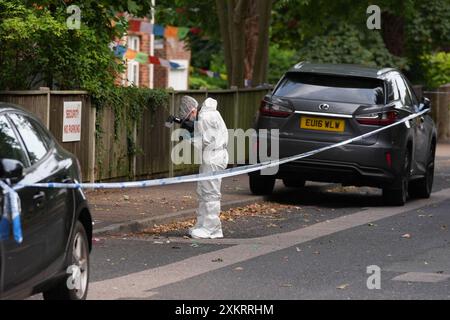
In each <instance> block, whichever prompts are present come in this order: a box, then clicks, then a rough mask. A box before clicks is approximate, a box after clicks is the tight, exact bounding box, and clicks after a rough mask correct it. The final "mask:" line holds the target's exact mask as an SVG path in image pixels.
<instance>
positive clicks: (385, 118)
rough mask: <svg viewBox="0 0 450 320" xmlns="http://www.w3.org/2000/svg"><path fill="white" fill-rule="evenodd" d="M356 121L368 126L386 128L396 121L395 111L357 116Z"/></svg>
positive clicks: (396, 114)
mask: <svg viewBox="0 0 450 320" xmlns="http://www.w3.org/2000/svg"><path fill="white" fill-rule="evenodd" d="M355 118H356V121H358V122H359V123H360V124H364V125H369V126H388V125H390V124H393V123H394V122H396V121H397V120H398V113H397V111H388V112H380V113H370V114H362V115H357V116H356V117H355Z"/></svg>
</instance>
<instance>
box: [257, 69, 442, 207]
mask: <svg viewBox="0 0 450 320" xmlns="http://www.w3.org/2000/svg"><path fill="white" fill-rule="evenodd" d="M425 109H430V101H429V100H428V99H425V98H423V99H421V100H419V99H418V98H417V97H416V94H415V93H414V90H413V89H412V87H411V84H410V83H409V81H408V79H406V77H405V76H404V75H402V74H401V73H400V72H399V71H397V70H395V69H378V68H369V67H362V66H355V65H333V64H312V63H307V62H304V63H299V64H297V65H296V66H294V67H293V68H292V69H291V70H289V71H288V72H287V73H286V74H285V75H284V76H283V78H282V79H281V81H280V82H279V83H278V85H277V86H276V88H275V89H274V90H273V92H272V93H271V94H269V95H267V96H266V97H265V98H264V100H263V101H262V106H261V109H260V112H259V117H258V120H257V124H256V129H279V130H280V133H279V139H280V141H279V142H280V158H284V157H288V156H293V155H297V154H301V153H303V152H307V151H310V150H314V149H319V148H322V147H324V146H329V145H330V144H334V143H337V142H341V141H344V140H347V139H350V138H353V137H357V136H360V135H363V134H365V133H368V132H371V131H373V130H375V129H378V128H381V127H383V126H387V125H390V124H392V123H394V122H396V121H399V120H401V119H402V118H405V117H407V116H410V115H412V114H414V113H417V112H420V111H422V110H425ZM435 150H436V127H435V124H434V122H433V120H432V119H431V117H430V116H429V115H428V114H425V115H423V116H421V117H417V118H415V119H414V120H411V121H409V122H407V123H406V124H404V125H398V126H396V127H394V128H390V129H388V130H386V131H383V132H380V133H378V134H375V135H373V136H371V137H368V138H365V139H363V140H359V141H356V142H354V143H351V144H349V145H346V146H342V147H338V148H335V149H331V150H329V151H326V152H323V153H320V154H317V155H315V156H312V157H310V158H306V159H303V160H299V161H295V162H291V163H288V164H285V165H282V166H281V167H280V170H279V172H278V174H277V175H276V176H264V175H261V174H260V173H256V174H251V175H250V188H251V190H252V192H253V193H255V194H269V193H271V192H272V190H273V186H274V182H275V179H276V178H280V179H283V181H284V184H285V185H286V186H288V187H302V186H304V184H305V181H306V180H312V181H321V182H336V183H342V184H344V185H356V186H374V187H380V188H382V189H383V195H384V198H385V200H386V202H387V204H390V205H404V204H405V202H406V200H407V197H408V193H409V196H411V197H417V198H427V197H429V196H430V193H431V190H432V186H433V177H434V159H435Z"/></svg>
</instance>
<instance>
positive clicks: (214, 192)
mask: <svg viewBox="0 0 450 320" xmlns="http://www.w3.org/2000/svg"><path fill="white" fill-rule="evenodd" d="M194 101H195V99H193V98H192V97H188V96H185V97H183V98H182V102H181V106H180V112H181V113H182V114H180V116H182V117H184V118H189V119H190V120H191V121H192V120H194V119H195V118H197V121H196V122H195V131H194V132H195V133H194V137H193V140H192V142H193V143H194V146H195V147H196V148H197V149H198V150H199V152H200V154H201V160H202V161H201V165H200V173H201V174H202V173H209V172H215V171H220V170H224V169H226V167H227V165H228V151H227V146H228V129H227V126H226V125H225V122H224V121H223V119H222V116H221V115H220V113H219V111H217V101H216V100H214V99H212V98H208V99H206V101H205V102H204V103H203V105H202V107H201V108H200V111H199V112H198V116H197V107H198V104H196V103H194ZM194 106H195V107H194ZM186 114H188V115H187V116H186ZM221 183H222V179H213V180H206V181H199V182H198V184H197V195H198V201H199V206H198V211H197V223H196V224H195V226H194V227H193V228H191V229H190V230H189V235H190V236H191V237H192V238H194V239H217V238H223V232H222V224H221V222H220V200H221V196H222V195H221V191H220V189H221Z"/></svg>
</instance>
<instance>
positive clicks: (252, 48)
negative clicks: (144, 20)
mask: <svg viewBox="0 0 450 320" xmlns="http://www.w3.org/2000/svg"><path fill="white" fill-rule="evenodd" d="M249 1H250V4H249V8H248V12H247V19H246V21H245V33H246V41H245V79H249V80H250V79H252V78H253V68H254V65H255V56H256V50H257V49H258V35H259V24H258V21H259V15H258V4H257V2H258V1H257V0H249Z"/></svg>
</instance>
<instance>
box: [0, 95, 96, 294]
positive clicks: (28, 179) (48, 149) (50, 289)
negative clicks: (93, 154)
mask: <svg viewBox="0 0 450 320" xmlns="http://www.w3.org/2000/svg"><path fill="white" fill-rule="evenodd" d="M0 179H1V180H3V181H4V182H8V183H10V184H11V185H12V186H14V185H15V184H17V183H19V182H21V183H24V184H25V183H27V184H33V183H46V182H75V181H80V179H81V178H80V167H79V164H78V161H77V159H76V158H75V157H74V156H73V155H72V154H70V153H68V152H67V151H65V150H64V149H63V148H62V147H61V146H60V145H58V143H57V142H56V141H55V139H54V138H53V137H52V135H51V134H50V133H49V132H48V130H47V129H46V128H45V127H44V126H43V125H42V124H41V122H40V121H39V120H38V119H37V118H36V117H34V116H33V115H32V114H30V113H28V112H26V111H24V110H23V109H21V108H20V107H18V106H14V105H10V104H5V103H0ZM18 194H19V196H20V199H21V205H22V210H21V221H22V234H23V243H21V244H18V243H16V242H15V241H14V239H12V237H8V238H7V239H3V240H1V241H0V298H2V299H17V298H25V297H28V296H31V295H33V294H36V293H40V292H42V293H43V294H44V298H45V299H72V300H80V299H85V298H86V296H87V292H88V283H89V253H90V250H91V247H92V220H91V214H90V212H89V207H88V204H87V201H86V198H85V197H84V195H83V192H82V191H81V190H69V189H43V188H22V189H20V190H19V191H18ZM4 200H5V199H4V196H3V194H2V193H0V201H1V203H2V204H3V202H4ZM2 209H3V205H1V206H0V211H2ZM1 217H2V213H0V219H1ZM3 236H4V235H3Z"/></svg>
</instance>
